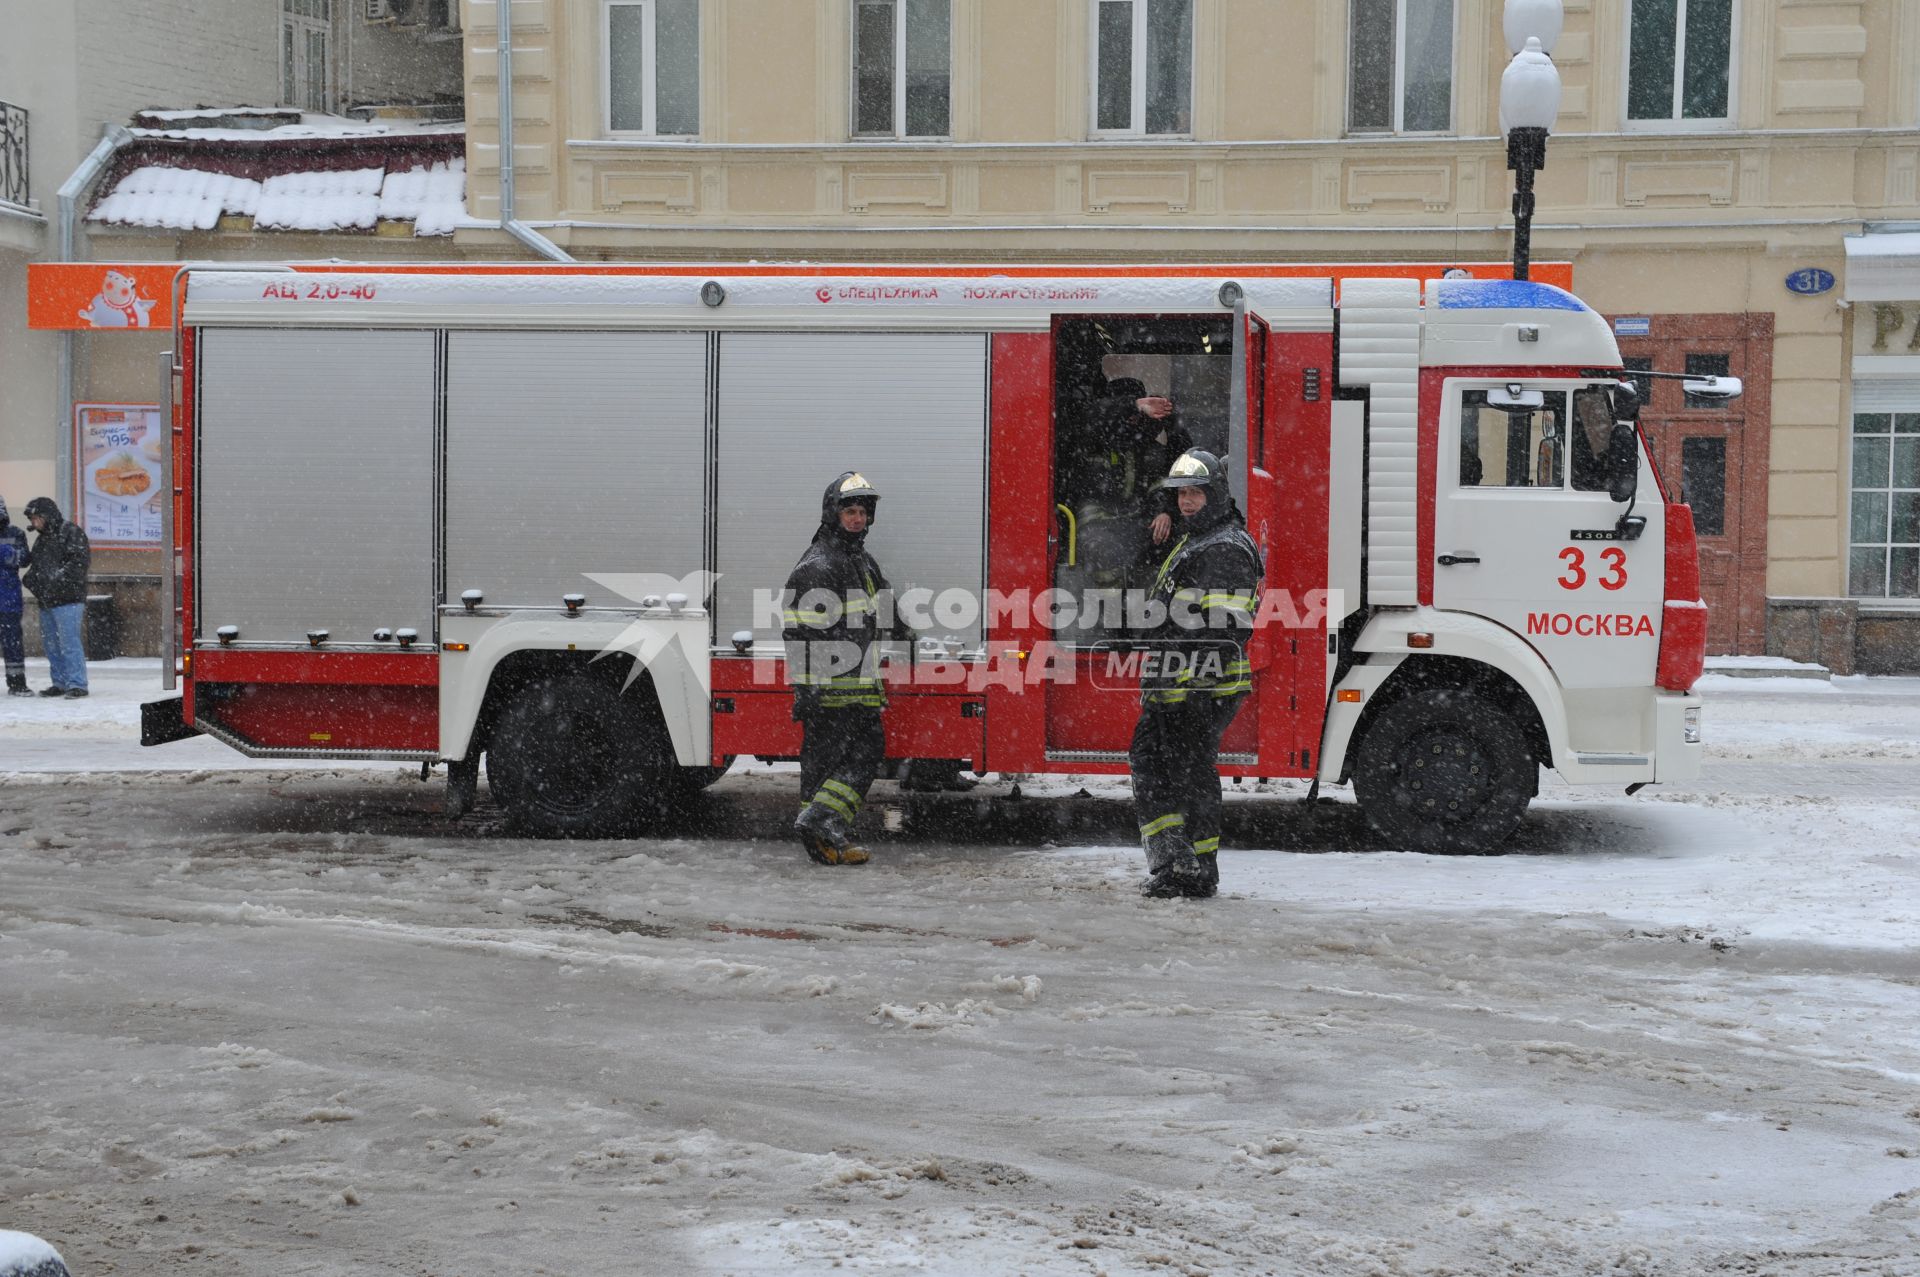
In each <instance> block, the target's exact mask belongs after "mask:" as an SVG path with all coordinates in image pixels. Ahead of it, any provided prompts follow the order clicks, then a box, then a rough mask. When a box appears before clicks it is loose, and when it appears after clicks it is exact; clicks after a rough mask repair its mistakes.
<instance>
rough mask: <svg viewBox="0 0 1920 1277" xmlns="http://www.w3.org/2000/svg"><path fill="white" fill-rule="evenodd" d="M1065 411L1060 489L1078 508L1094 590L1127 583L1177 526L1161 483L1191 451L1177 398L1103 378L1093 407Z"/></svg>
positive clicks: (1083, 555) (1126, 380)
mask: <svg viewBox="0 0 1920 1277" xmlns="http://www.w3.org/2000/svg"><path fill="white" fill-rule="evenodd" d="M1074 407H1075V409H1076V411H1072V412H1068V413H1063V415H1062V421H1061V439H1060V445H1059V454H1060V456H1059V462H1058V464H1059V466H1060V474H1061V483H1060V490H1061V493H1062V495H1063V496H1064V497H1065V498H1066V500H1067V504H1068V505H1069V507H1070V508H1071V509H1072V510H1073V514H1074V519H1075V525H1076V528H1077V538H1078V556H1079V558H1080V560H1081V562H1083V563H1085V564H1086V565H1087V566H1088V567H1089V569H1090V570H1091V572H1092V576H1093V584H1094V586H1096V587H1103V588H1104V587H1119V586H1124V585H1127V584H1129V581H1128V577H1129V575H1130V574H1131V572H1132V571H1133V569H1134V568H1135V567H1136V566H1138V565H1139V564H1140V563H1142V562H1143V561H1144V560H1145V559H1146V558H1147V551H1148V548H1149V542H1151V543H1152V544H1153V545H1161V544H1164V543H1165V542H1166V540H1167V537H1168V535H1169V533H1170V531H1171V529H1172V525H1173V523H1174V522H1175V518H1174V509H1173V498H1172V495H1171V494H1170V493H1167V492H1164V491H1162V490H1161V489H1160V483H1159V481H1160V479H1161V477H1162V476H1164V475H1165V474H1166V472H1167V467H1168V466H1169V465H1171V464H1172V462H1173V460H1174V459H1175V458H1176V457H1178V456H1180V455H1181V454H1182V453H1184V452H1185V451H1186V450H1187V449H1188V448H1190V447H1192V446H1193V440H1192V439H1191V438H1190V437H1189V436H1188V434H1187V431H1186V429H1185V428H1184V427H1183V426H1182V425H1181V424H1180V418H1179V416H1178V415H1177V413H1176V412H1175V410H1174V404H1173V400H1171V399H1168V398H1165V397H1164V396H1158V395H1149V394H1148V393H1147V388H1146V385H1145V383H1143V382H1141V381H1139V380H1137V379H1136V378H1133V377H1121V378H1118V379H1116V380H1112V381H1108V380H1107V379H1106V378H1105V377H1099V378H1098V386H1097V387H1096V388H1095V390H1094V392H1093V396H1092V398H1091V400H1090V401H1089V402H1087V403H1086V404H1084V405H1079V404H1076V405H1074Z"/></svg>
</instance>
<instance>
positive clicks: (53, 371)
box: [0, 0, 464, 652]
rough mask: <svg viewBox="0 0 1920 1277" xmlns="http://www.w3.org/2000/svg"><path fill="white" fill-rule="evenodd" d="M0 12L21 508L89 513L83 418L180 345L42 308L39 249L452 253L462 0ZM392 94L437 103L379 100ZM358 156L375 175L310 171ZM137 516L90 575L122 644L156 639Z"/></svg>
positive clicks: (5, 424)
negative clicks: (318, 179)
mask: <svg viewBox="0 0 1920 1277" xmlns="http://www.w3.org/2000/svg"><path fill="white" fill-rule="evenodd" d="M0 31H4V32H5V37H4V38H0V495H4V496H5V497H6V499H7V502H8V504H9V506H10V507H11V508H12V509H13V511H14V512H15V514H16V516H17V514H18V512H19V510H20V508H21V507H22V506H24V505H25V503H26V502H27V500H28V499H30V498H32V497H35V496H52V497H54V499H55V500H56V501H58V502H59V503H60V505H61V507H62V509H63V510H66V511H67V512H68V513H69V514H72V515H75V516H77V517H86V516H87V514H88V505H89V502H90V501H96V500H98V499H99V495H100V494H98V493H92V494H89V492H88V490H87V485H86V484H85V482H84V479H85V475H84V474H83V473H82V471H83V467H84V462H85V460H86V454H85V449H84V446H83V439H82V436H83V435H84V433H85V430H86V428H87V421H86V420H85V418H86V415H87V413H88V411H90V410H96V415H97V416H99V417H100V418H101V419H105V418H107V417H110V416H112V415H113V414H115V413H119V414H121V416H122V417H124V418H125V419H127V420H134V419H136V416H135V414H136V412H137V411H138V410H143V409H150V408H152V407H153V404H154V401H155V400H156V399H157V397H158V374H157V372H156V367H157V359H158V356H159V354H160V352H161V351H162V350H164V349H165V348H166V346H167V345H168V343H169V338H168V335H167V333H166V332H165V331H164V326H162V330H161V331H148V332H138V331H129V330H127V329H124V328H123V329H122V330H121V331H117V332H106V331H92V330H86V329H83V330H80V331H75V330H74V328H75V325H73V324H71V323H69V324H68V325H67V327H66V329H65V330H62V329H60V328H55V327H47V326H35V325H33V324H30V323H29V304H28V299H29V295H30V292H31V289H30V283H29V279H30V276H29V267H30V266H33V265H36V264H44V263H53V262H60V261H91V262H96V263H102V264H103V266H102V268H101V271H100V272H99V273H98V274H96V276H95V280H96V282H97V281H98V280H99V279H103V278H104V271H105V266H104V264H105V263H130V262H141V263H167V262H179V261H186V260H205V259H210V258H237V259H257V258H265V259H286V258H295V257H299V258H312V257H413V258H415V259H419V258H434V257H444V256H447V255H449V254H450V252H451V251H452V250H451V247H450V245H451V239H450V232H451V230H452V226H453V224H454V223H455V222H457V221H459V220H460V219H461V217H462V216H463V215H464V214H463V210H462V209H461V207H460V201H461V200H462V199H463V197H464V187H463V183H464V176H463V175H462V174H461V173H459V172H458V170H459V169H460V168H461V166H462V165H463V163H464V154H463V151H464V143H463V139H462V138H461V135H460V126H459V123H458V118H459V114H460V101H461V93H462V84H461V76H460V66H461V35H460V31H459V21H458V9H457V6H456V5H454V4H453V3H452V2H451V0H439V2H438V3H435V2H434V0H388V2H387V3H385V4H382V5H380V6H379V7H378V8H376V7H375V6H373V5H369V4H368V3H367V0H218V2H217V3H212V4H207V3H201V4H190V3H187V2H186V0H72V2H71V3H58V4H54V3H46V2H45V0H0ZM210 102H212V103H221V104H224V105H223V106H222V107H220V108H214V109H205V104H206V103H210ZM391 104H401V105H402V107H403V108H405V109H404V110H403V112H401V113H403V114H408V115H411V116H414V117H419V116H431V117H433V120H432V121H429V122H426V123H421V124H417V125H409V124H403V123H399V122H390V121H384V120H381V119H379V118H374V117H380V116H383V115H385V114H388V113H389V107H390V105H391ZM317 112H325V113H328V114H326V115H325V116H324V117H322V116H319V115H316V114H314V113H317ZM341 112H351V113H352V114H353V115H354V116H355V117H356V118H354V119H346V118H343V117H342V116H341V115H340V114H337V113H341ZM356 137H358V138H359V139H360V140H359V142H358V144H356V141H355V139H356ZM103 139H104V140H103ZM96 148H100V149H99V150H98V151H96ZM90 153H94V154H96V155H97V157H98V159H99V161H100V162H99V163H98V165H97V166H94V167H91V168H90V167H89V166H88V165H87V163H86V162H87V160H88V158H89V155H90ZM344 170H356V171H358V172H360V173H362V174H366V173H369V172H374V171H376V170H377V171H378V173H379V174H380V180H379V181H378V182H376V183H375V184H374V187H373V189H372V190H371V191H359V192H343V191H342V190H340V189H339V188H338V186H337V184H321V183H310V184H309V185H308V186H307V187H303V186H302V185H301V175H302V174H303V173H324V172H337V171H344ZM155 175H157V177H156V176H155ZM388 179H392V181H391V182H389V180H388ZM449 185H450V186H451V195H452V206H451V209H450V210H449V209H448V208H447V207H446V196H447V194H448V189H449ZM389 186H391V187H392V188H393V189H391V190H389V189H388V188H389ZM63 187H64V188H66V190H67V193H68V195H69V196H70V199H69V200H67V201H65V204H64V206H63V201H62V199H61V194H62V190H63ZM216 188H217V189H216ZM209 192H212V193H213V197H212V198H211V201H209V199H208V195H209ZM222 193H224V194H225V195H226V197H227V201H228V204H229V205H230V206H223V204H222V200H221V198H220V195H221V194H222ZM356 194H357V195H358V196H359V201H358V203H357V204H356V203H353V202H352V201H351V200H350V199H349V198H348V196H350V195H356ZM263 199H264V200H266V201H267V202H266V203H265V204H263V202H262V201H263ZM276 200H277V203H276V202H275V201H276ZM276 208H277V209H279V210H284V212H283V214H281V215H278V216H276V215H275V213H274V212H273V210H274V209H276ZM423 212H424V213H425V217H426V220H425V221H423V220H422V214H423ZM256 214H260V215H259V216H256ZM162 273H163V274H164V273H165V272H162ZM90 292H91V290H89V295H90ZM142 300H144V301H145V302H149V303H154V302H157V298H156V297H155V296H154V294H153V292H152V291H151V290H149V291H147V292H146V293H144V294H143V295H142ZM84 301H85V299H84V297H83V299H82V304H84ZM70 313H71V308H69V314H70ZM134 313H135V316H136V317H138V308H137V307H136V310H135V312H134ZM149 313H151V312H149ZM120 504H122V505H126V506H129V507H136V506H138V505H139V504H140V503H138V502H134V501H128V502H123V503H120ZM126 518H127V520H128V521H130V522H131V524H132V525H134V527H135V531H134V532H133V533H132V534H131V535H125V536H120V535H106V536H96V542H97V545H96V550H95V553H94V556H93V571H94V589H95V591H96V592H97V593H99V594H101V595H111V596H113V597H114V598H115V599H116V600H117V601H118V604H119V607H118V611H119V613H120V614H121V615H122V616H123V617H124V618H125V619H127V620H128V621H129V622H130V626H129V629H128V631H127V634H126V642H125V643H124V644H123V650H130V651H136V652H138V651H153V650H157V646H156V644H157V634H158V617H157V615H155V612H154V608H153V604H152V600H153V599H154V597H156V594H157V588H156V587H157V582H158V573H159V567H158V565H159V558H160V556H159V549H158V545H157V541H158V538H157V536H149V535H148V532H149V531H150V528H147V525H150V524H152V523H153V522H154V521H155V518H157V515H155V513H154V511H153V510H152V509H151V508H149V509H148V510H147V511H146V514H145V515H144V516H140V515H137V514H128V515H127V516H126ZM142 529H146V530H142ZM122 531H124V529H122ZM29 608H31V604H29ZM27 632H28V639H29V646H30V647H33V646H35V645H37V641H38V635H37V627H35V626H33V625H31V624H30V625H29V626H28V627H27Z"/></svg>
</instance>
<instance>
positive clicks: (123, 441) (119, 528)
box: [72, 403, 167, 550]
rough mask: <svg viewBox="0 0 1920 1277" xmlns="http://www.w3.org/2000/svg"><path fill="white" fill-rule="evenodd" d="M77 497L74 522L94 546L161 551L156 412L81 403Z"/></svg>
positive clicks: (76, 413)
mask: <svg viewBox="0 0 1920 1277" xmlns="http://www.w3.org/2000/svg"><path fill="white" fill-rule="evenodd" d="M73 433H74V439H73V460H74V465H75V467H76V470H77V472H78V476H79V483H78V487H79V489H80V492H79V499H78V500H77V501H76V502H75V503H74V504H75V507H76V508H75V510H74V513H73V516H72V517H73V518H74V520H75V521H76V522H78V523H79V524H80V526H81V527H82V528H85V529H86V533H87V538H88V539H89V540H90V541H92V542H93V544H94V545H95V546H96V547H99V546H112V547H126V548H132V549H150V550H157V549H159V548H160V501H161V496H162V494H163V493H165V492H166V490H167V485H166V484H165V483H164V482H163V481H162V472H161V466H160V443H161V438H160V409H159V408H158V407H157V406H156V405H154V404H131V403H83V404H75V405H74V408H73Z"/></svg>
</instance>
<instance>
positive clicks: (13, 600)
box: [0, 497, 33, 696]
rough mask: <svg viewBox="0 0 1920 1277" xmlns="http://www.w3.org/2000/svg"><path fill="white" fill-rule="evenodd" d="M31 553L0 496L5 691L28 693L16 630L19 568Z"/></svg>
mask: <svg viewBox="0 0 1920 1277" xmlns="http://www.w3.org/2000/svg"><path fill="white" fill-rule="evenodd" d="M31 557H32V556H31V555H30V554H29V553H28V552H27V534H26V533H25V532H23V531H22V530H21V529H19V528H16V527H14V526H13V524H12V522H11V521H9V519H8V518H7V502H6V498H4V497H0V659H4V661H5V662H6V667H7V695H9V696H31V695H33V690H32V689H31V688H29V687H28V686H27V645H26V640H25V637H24V636H23V635H22V634H21V633H20V609H21V606H22V604H21V594H20V569H21V568H23V567H25V566H27V562H28V560H29V559H30V558H31Z"/></svg>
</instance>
